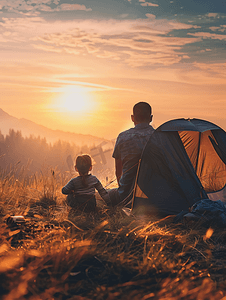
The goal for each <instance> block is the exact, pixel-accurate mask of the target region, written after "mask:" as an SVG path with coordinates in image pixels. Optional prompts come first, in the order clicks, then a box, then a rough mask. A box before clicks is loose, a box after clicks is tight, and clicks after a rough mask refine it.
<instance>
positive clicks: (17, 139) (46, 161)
mask: <svg viewBox="0 0 226 300" xmlns="http://www.w3.org/2000/svg"><path fill="white" fill-rule="evenodd" d="M89 152H90V148H89V147H88V146H86V145H84V146H78V145H76V144H72V143H69V142H65V141H61V140H59V141H57V142H55V143H53V144H52V143H48V142H47V140H46V139H45V138H41V137H40V136H38V137H35V136H33V135H31V136H29V137H23V136H22V133H21V132H20V131H15V130H14V129H10V130H9V133H8V134H7V135H5V136H4V135H3V134H2V133H1V131H0V171H2V170H4V171H5V172H7V170H9V169H10V168H12V167H14V166H15V165H19V166H25V167H26V169H27V170H26V171H27V175H29V174H33V173H36V172H38V171H40V170H41V169H43V168H48V167H51V168H54V167H57V168H58V170H59V171H61V172H65V171H69V167H68V164H67V158H68V156H69V155H70V156H71V157H72V158H73V159H74V157H76V156H77V155H79V154H81V153H89Z"/></svg>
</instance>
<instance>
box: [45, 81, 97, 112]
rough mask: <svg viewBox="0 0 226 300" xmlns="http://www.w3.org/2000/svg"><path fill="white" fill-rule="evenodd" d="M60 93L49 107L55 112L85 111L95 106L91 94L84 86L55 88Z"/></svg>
mask: <svg viewBox="0 0 226 300" xmlns="http://www.w3.org/2000/svg"><path fill="white" fill-rule="evenodd" d="M55 91H57V92H59V93H60V94H59V95H58V96H57V97H56V98H55V99H54V100H53V102H54V103H53V104H52V105H51V108H53V109H54V110H55V111H57V112H66V113H70V112H72V113H79V114H81V113H87V112H89V111H91V110H93V109H94V108H95V105H94V101H93V99H92V96H91V94H89V93H88V91H87V90H86V88H82V87H78V86H66V87H63V88H58V89H57V90H55Z"/></svg>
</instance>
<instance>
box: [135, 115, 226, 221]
mask: <svg viewBox="0 0 226 300" xmlns="http://www.w3.org/2000/svg"><path fill="white" fill-rule="evenodd" d="M225 153H226V133H225V132H224V131H223V130H222V129H221V128H220V127H218V126H217V125H215V124H213V123H210V122H208V121H204V120H199V119H192V120H190V119H188V120H185V119H177V120H172V121H168V122H166V123H164V124H163V125H161V126H160V127H159V128H158V129H156V131H155V132H154V134H153V135H152V136H151V137H150V139H149V141H148V143H147V145H146V147H145V149H144V151H143V154H142V158H141V162H140V167H139V173H138V175H137V182H136V186H135V189H134V197H133V203H132V209H133V211H134V212H140V213H142V212H151V213H153V214H159V215H162V216H163V215H169V214H178V213H179V212H181V211H182V210H187V209H188V208H189V207H191V206H192V205H193V204H194V203H196V202H197V201H199V200H201V199H208V196H207V192H208V193H210V192H216V191H218V190H220V189H222V188H223V187H224V186H225V185H226V165H225V160H226V156H225Z"/></svg>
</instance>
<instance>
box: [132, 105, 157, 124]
mask: <svg viewBox="0 0 226 300" xmlns="http://www.w3.org/2000/svg"><path fill="white" fill-rule="evenodd" d="M151 114H152V109H151V105H150V104H148V103H147V102H138V103H137V104H135V105H134V107H133V115H134V118H135V119H136V121H137V122H147V121H149V120H150V116H151Z"/></svg>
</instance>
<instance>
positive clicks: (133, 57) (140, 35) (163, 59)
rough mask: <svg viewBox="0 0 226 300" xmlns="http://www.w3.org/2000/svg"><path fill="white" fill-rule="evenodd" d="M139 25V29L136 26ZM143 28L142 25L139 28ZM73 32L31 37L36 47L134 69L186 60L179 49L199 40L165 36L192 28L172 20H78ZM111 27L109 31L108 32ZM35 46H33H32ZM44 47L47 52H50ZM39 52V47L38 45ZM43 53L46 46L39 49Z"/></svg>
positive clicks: (184, 54)
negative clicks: (105, 60) (103, 59)
mask: <svg viewBox="0 0 226 300" xmlns="http://www.w3.org/2000/svg"><path fill="white" fill-rule="evenodd" d="M138 23H139V26H138V25H137V24H138ZM142 25H143V26H142ZM76 27H77V28H75V29H71V30H70V31H66V30H65V31H63V32H55V33H49V34H47V33H46V34H44V35H39V36H37V37H35V38H33V41H34V42H36V44H37V45H39V43H42V45H51V47H56V48H58V49H61V51H62V52H67V53H71V54H77V55H79V54H80V55H94V56H96V57H98V58H111V59H113V60H118V61H121V62H122V63H126V64H129V65H130V66H133V67H138V66H149V65H153V64H154V65H159V64H160V65H171V64H174V63H178V62H180V61H181V59H182V58H185V57H186V58H187V57H188V56H187V55H186V53H184V52H183V50H182V47H183V46H184V45H186V44H190V43H194V42H197V41H199V40H200V38H196V37H194V38H190V37H185V38H180V37H170V36H166V34H167V33H168V32H170V31H171V30H174V29H175V28H176V29H178V28H182V29H184V28H192V27H193V26H192V25H186V24H182V23H177V22H175V21H170V22H169V21H167V20H161V21H160V20H155V19H154V18H152V19H148V20H147V19H143V20H139V22H138V21H137V20H136V21H131V20H126V21H116V20H109V21H104V20H103V21H99V22H97V21H91V20H89V21H80V22H77V24H76ZM110 28H111V30H112V32H109V29H110ZM36 44H33V45H34V47H36V48H37V46H35V45H36ZM51 47H50V48H49V47H47V51H50V50H51ZM38 48H39V49H41V48H40V46H38ZM42 49H43V50H44V49H45V47H43V46H42Z"/></svg>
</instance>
